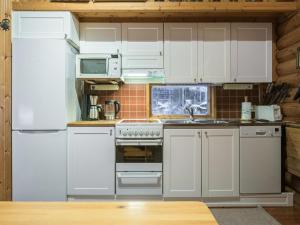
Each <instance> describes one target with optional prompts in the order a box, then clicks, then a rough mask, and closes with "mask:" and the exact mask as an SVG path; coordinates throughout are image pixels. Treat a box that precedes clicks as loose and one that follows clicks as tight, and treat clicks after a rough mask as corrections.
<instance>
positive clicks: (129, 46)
mask: <svg viewBox="0 0 300 225" xmlns="http://www.w3.org/2000/svg"><path fill="white" fill-rule="evenodd" d="M122 60H123V61H122V66H123V68H125V69H126V68H130V69H134V68H163V24H162V23H123V24H122Z"/></svg>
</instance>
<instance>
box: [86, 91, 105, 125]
mask: <svg viewBox="0 0 300 225" xmlns="http://www.w3.org/2000/svg"><path fill="white" fill-rule="evenodd" d="M97 102H98V96H96V95H90V108H89V120H99V119H100V112H102V111H103V107H102V105H100V104H97Z"/></svg>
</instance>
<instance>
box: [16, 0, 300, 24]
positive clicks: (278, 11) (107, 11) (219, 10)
mask: <svg viewBox="0 0 300 225" xmlns="http://www.w3.org/2000/svg"><path fill="white" fill-rule="evenodd" d="M296 9H297V3H296V2H295V1H293V2H276V1H268V2H264V1H262V2H246V1H243V2H229V1H227V2H225V1H221V2H213V1H212V2H208V1H204V2H154V1H147V2H97V3H93V2H89V3H55V2H52V3H51V2H48V1H43V0H42V1H41V0H40V1H37V0H31V1H28V0H27V1H26V0H15V1H13V10H28V11H29V10H33V11H34V10H40V11H64V10H66V11H71V12H73V13H74V14H75V15H77V16H78V18H79V19H80V20H81V21H88V20H95V19H96V18H97V19H99V20H101V19H106V20H107V19H109V18H110V19H111V20H116V19H118V18H121V19H122V18H123V19H124V18H127V19H129V20H130V19H133V18H134V20H139V19H141V20H142V21H144V20H145V19H146V20H147V18H152V19H153V18H157V19H164V20H172V19H174V18H181V19H183V20H184V19H185V20H187V21H189V20H193V18H202V19H204V20H205V19H207V20H218V18H220V20H222V21H224V17H225V18H239V17H249V18H250V17H255V18H266V17H268V18H269V17H278V16H279V15H283V14H286V13H291V12H293V11H295V10H296ZM221 18H222V19H221Z"/></svg>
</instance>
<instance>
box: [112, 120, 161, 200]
mask: <svg viewBox="0 0 300 225" xmlns="http://www.w3.org/2000/svg"><path fill="white" fill-rule="evenodd" d="M162 157H163V124H162V123H161V122H160V120H147V119H137V120H122V121H120V122H119V123H117V124H116V193H117V196H126V195H130V196H132V195H135V196H149V195H151V196H162V176H163V173H162Z"/></svg>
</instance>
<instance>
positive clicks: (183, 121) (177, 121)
mask: <svg viewBox="0 0 300 225" xmlns="http://www.w3.org/2000/svg"><path fill="white" fill-rule="evenodd" d="M162 122H163V123H165V124H208V125H209V124H212V125H214V124H228V123H229V121H226V120H213V119H195V120H191V119H166V120H162Z"/></svg>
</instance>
